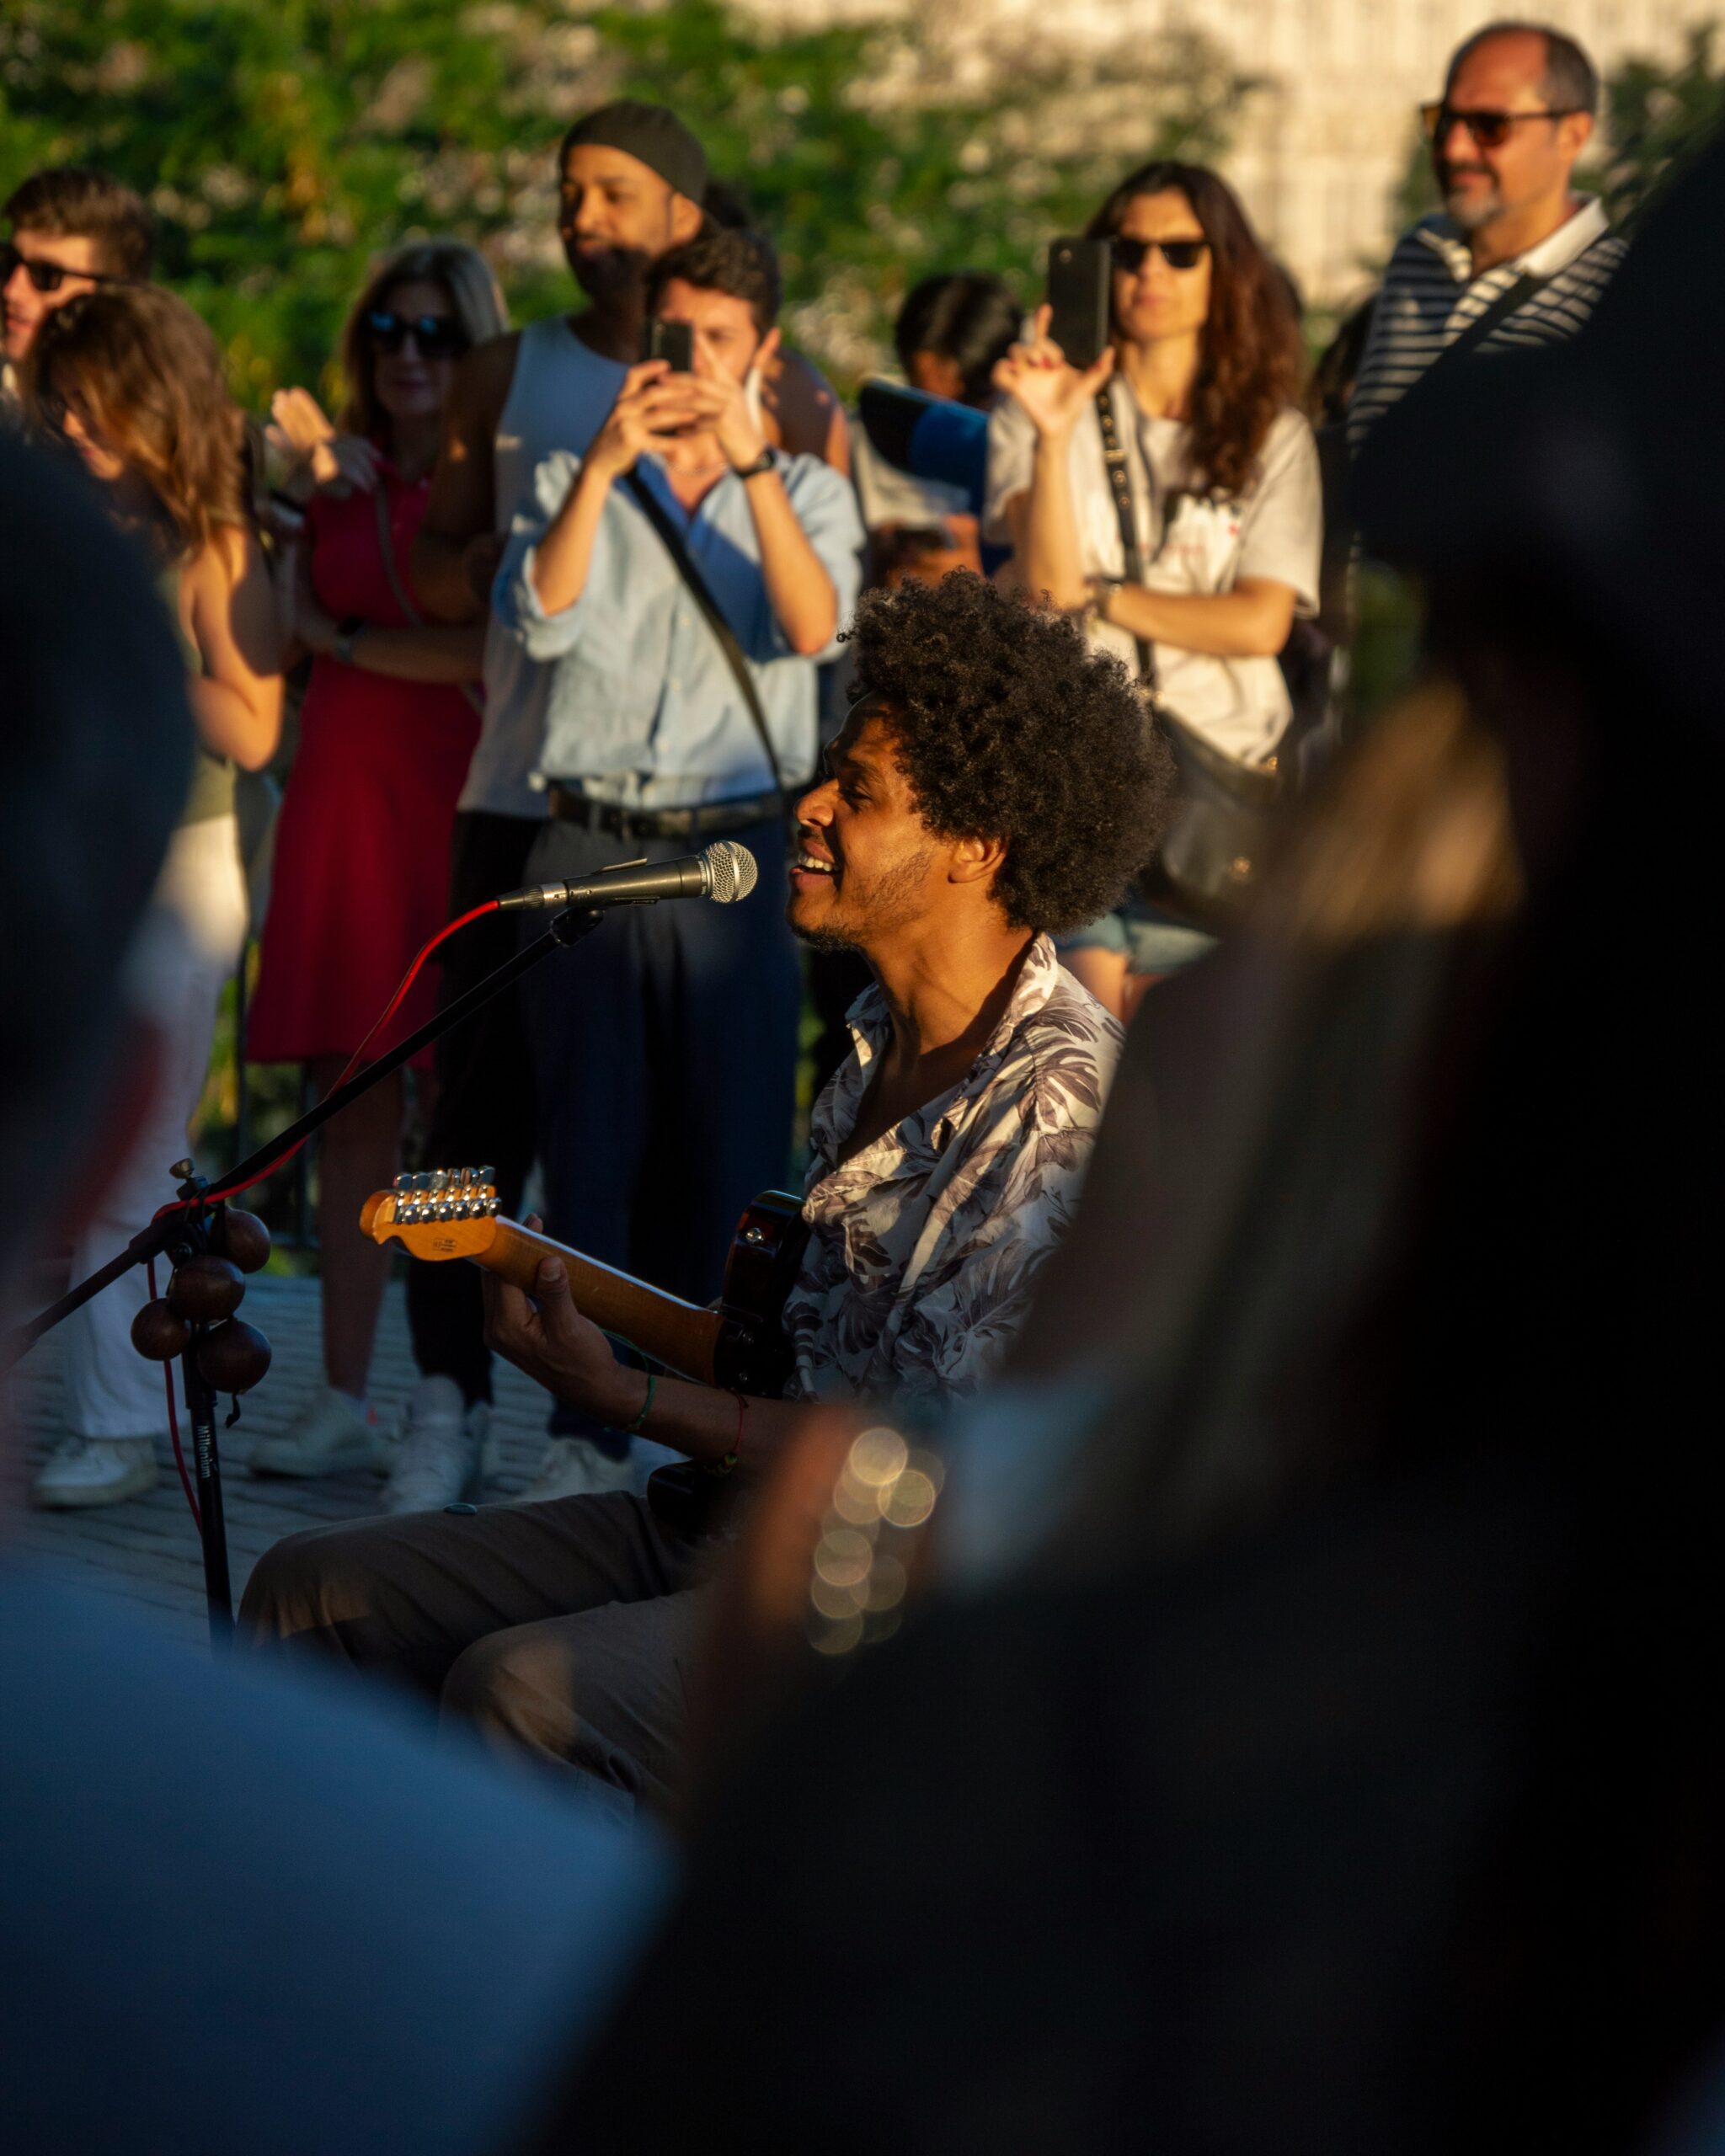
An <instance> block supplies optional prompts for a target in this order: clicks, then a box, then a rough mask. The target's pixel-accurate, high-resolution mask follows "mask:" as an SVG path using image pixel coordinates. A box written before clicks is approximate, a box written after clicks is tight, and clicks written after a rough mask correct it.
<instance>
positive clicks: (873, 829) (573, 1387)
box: [243, 572, 1172, 1805]
mask: <svg viewBox="0 0 1725 2156" xmlns="http://www.w3.org/2000/svg"><path fill="white" fill-rule="evenodd" d="M852 634H853V638H854V641H855V645H856V653H857V679H858V690H859V693H858V695H857V700H856V702H854V703H853V705H852V708H851V711H850V713H849V715H848V717H847V718H846V722H845V725H844V728H843V729H842V731H841V733H840V734H839V735H838V737H837V739H836V740H835V741H834V742H833V743H832V744H831V746H830V748H829V749H828V750H827V752H826V771H825V776H824V777H823V778H821V779H820V782H818V783H817V784H816V785H814V787H812V788H811V789H810V790H809V792H807V793H806V794H804V797H803V798H802V800H801V801H800V802H799V803H798V812H797V813H798V841H797V844H796V846H795V847H794V848H793V854H792V861H791V865H790V868H789V872H788V873H789V881H790V887H791V888H790V897H789V905H788V918H789V921H790V924H791V926H792V927H793V929H794V930H795V931H797V932H798V935H800V936H802V937H804V938H805V939H806V940H808V941H809V942H814V943H816V944H820V945H824V946H827V947H842V948H846V949H852V950H856V951H858V952H860V953H862V955H863V957H864V958H866V959H867V960H868V965H869V968H870V969H871V971H872V973H873V976H874V978H873V985H871V986H870V987H868V989H866V990H864V991H863V995H860V996H859V997H858V998H857V1001H856V1002H855V1004H853V1005H852V1009H851V1012H850V1024H851V1031H852V1052H851V1054H850V1055H849V1056H848V1057H847V1058H846V1060H845V1061H844V1062H843V1063H842V1064H841V1065H840V1067H839V1069H838V1070H837V1071H836V1074H835V1075H834V1076H833V1078H832V1080H831V1081H830V1083H829V1084H828V1086H826V1089H825V1091H824V1092H823V1093H822V1094H821V1096H820V1099H819V1100H818V1101H817V1102H816V1103H815V1106H814V1114H813V1118H812V1122H811V1128H810V1133H809V1138H810V1152H811V1156H812V1157H811V1159H810V1161H809V1171H808V1176H807V1180H806V1183H805V1186H804V1205H803V1215H804V1220H805V1221H806V1222H807V1224H808V1227H809V1241H808V1246H807V1249H806V1251H805V1253H804V1258H803V1262H802V1266H801V1268H800V1270H799V1272H798V1276H797V1279H796V1283H795V1284H794V1286H793V1289H792V1290H791V1294H790V1297H789V1299H788V1303H787V1305H786V1310H785V1326H786V1330H787V1331H788V1336H789V1341H790V1346H791V1348H792V1351H793V1373H792V1376H791V1378H790V1380H789V1383H788V1385H787V1386H786V1389H785V1395H784V1397H783V1398H782V1399H779V1400H750V1401H741V1400H740V1399H739V1398H738V1397H737V1396H734V1395H732V1394H730V1393H729V1392H724V1391H721V1390H718V1389H716V1388H714V1387H713V1386H710V1385H696V1384H692V1383H690V1382H687V1381H686V1380H682V1379H680V1378H676V1377H672V1376H670V1375H669V1374H659V1375H658V1376H656V1377H652V1378H649V1375H648V1374H647V1373H645V1372H644V1371H643V1370H642V1369H639V1368H638V1367H636V1366H635V1365H634V1364H633V1363H623V1362H620V1361H619V1360H618V1359H617V1357H616V1356H615V1355H614V1354H613V1353H612V1350H611V1343H610V1342H609V1341H608V1340H607V1339H606V1336H605V1335H604V1334H603V1333H601V1331H599V1330H598V1328H597V1327H596V1326H594V1325H592V1324H591V1323H590V1322H589V1321H588V1320H587V1319H586V1318H585V1317H583V1316H582V1315H580V1313H579V1311H578V1310H576V1308H575V1306H574V1303H573V1301H572V1300H571V1299H570V1295H569V1282H568V1278H567V1274H566V1273H565V1270H564V1267H563V1265H562V1264H561V1263H560V1262H558V1260H556V1259H554V1258H552V1259H547V1260H546V1261H545V1262H544V1263H542V1266H541V1267H540V1270H539V1276H538V1279H537V1282H536V1283H535V1287H534V1291H533V1294H532V1297H531V1299H530V1298H529V1297H528V1296H527V1295H526V1294H523V1293H522V1292H521V1290H520V1289H515V1288H512V1287H510V1286H508V1285H506V1284H505V1283H503V1282H501V1281H499V1280H496V1279H494V1278H489V1276H488V1278H487V1281H486V1290H487V1294H488V1297H489V1299H490V1301H491V1305H492V1326H491V1330H490V1334H489V1337H490V1339H491V1341H492V1344H493V1345H494V1347H496V1348H499V1349H500V1350H501V1351H502V1352H503V1353H505V1355H507V1356H508V1357H509V1358H510V1359H511V1361H513V1362H515V1363H516V1364H519V1365H520V1366H521V1369H524V1370H526V1372H527V1373H528V1374H529V1375H530V1376H532V1377H534V1378H537V1380H539V1381H540V1383H542V1385H545V1386H546V1387H547V1389H548V1390H550V1391H551V1392H552V1393H553V1394H554V1395H555V1396H557V1397H558V1399H559V1400H563V1401H569V1402H570V1403H572V1404H573V1405H574V1406H578V1407H579V1408H582V1409H584V1410H585V1411H586V1412H589V1413H590V1414H593V1415H596V1416H598V1417H600V1418H601V1420H602V1421H605V1422H608V1423H611V1424H612V1425H614V1426H615V1427H616V1428H620V1429H635V1430H639V1431H644V1433H645V1434H646V1435H647V1436H648V1437H649V1438H655V1439H657V1440H658V1441H659V1442H660V1444H665V1445H669V1446H671V1447H673V1448H674V1449H676V1450H677V1451H679V1452H681V1453H684V1454H687V1455H688V1456H689V1457H690V1458H691V1459H692V1460H697V1461H700V1462H703V1463H706V1464H707V1465H721V1464H728V1463H729V1460H730V1459H731V1458H732V1457H733V1456H736V1455H740V1458H741V1463H742V1466H743V1468H744V1470H745V1471H747V1470H758V1469H759V1468H760V1467H761V1465H764V1464H765V1462H766V1460H768V1459H769V1458H770V1457H771V1455H772V1452H773V1451H774V1449H776V1448H777V1445H778V1444H780V1443H781V1442H782V1440H783V1439H784V1438H787V1437H788V1436H789V1435H790V1434H791V1433H793V1430H794V1429H795V1428H796V1425H797V1422H798V1417H799V1416H800V1415H801V1413H802V1412H803V1408H804V1403H805V1402H808V1401H814V1400H840V1401H870V1402H878V1403H879V1404H880V1405H881V1406H883V1407H884V1408H886V1409H889V1410H890V1409H891V1408H892V1407H893V1406H895V1404H901V1405H904V1406H909V1407H911V1408H912V1409H913V1410H914V1409H916V1408H918V1407H920V1408H921V1410H923V1411H924V1412H932V1413H938V1412H940V1410H941V1409H942V1408H943V1406H944V1405H945V1404H946V1403H947V1402H948V1401H950V1400H952V1399H953V1397H955V1396H962V1395H964V1394H967V1393H970V1392H974V1391H975V1390H976V1389H977V1388H978V1387H979V1386H980V1385H982V1384H983V1383H984V1382H985V1380H987V1379H988V1377H989V1376H990V1375H991V1374H992V1372H993V1371H994V1369H996V1366H997V1364H998V1363H999V1361H1000V1359H1001V1356H1002V1355H1003V1353H1005V1351H1006V1348H1007V1346H1008V1344H1009V1343H1010V1342H1011V1340H1012V1337H1013V1335H1014V1334H1015V1333H1016V1331H1017V1329H1018V1327H1019V1326H1020V1325H1021V1324H1022V1323H1023V1319H1024V1315H1025V1313H1026V1311H1027V1310H1028V1306H1029V1299H1030V1294H1031V1289H1032V1285H1033V1281H1034V1278H1035V1275H1036V1273H1037V1272H1038V1270H1039V1267H1040V1266H1041V1264H1042V1262H1043V1261H1044V1259H1045V1258H1046V1257H1047V1256H1048V1254H1049V1251H1050V1250H1051V1249H1052V1248H1053V1247H1054V1246H1055V1242H1056V1241H1058V1240H1059V1238H1060V1235H1061V1233H1062V1231H1063V1230H1064V1229H1065V1225H1066V1223H1067V1221H1068V1220H1069V1219H1071V1214H1072V1209H1073V1207H1074V1205H1075V1203H1076V1199H1077V1196H1078V1190H1079V1186H1080V1184H1081V1181H1082V1178H1083V1174H1084V1170H1085V1167H1086V1166H1087V1162H1088V1161H1089V1158H1090V1153H1091V1149H1092V1144H1093V1142H1094V1139H1095V1135H1096V1130H1097V1124H1098V1123H1099V1121H1100V1119H1101V1115H1102V1107H1103V1100H1104V1098H1105V1097H1106V1095H1107V1091H1108V1081H1109V1080H1110V1078H1111V1077H1112V1075H1113V1073H1114V1065H1115V1062H1116V1060H1117V1059H1118V1056H1119V1049H1120V1041H1121V1035H1120V1029H1119V1026H1118V1025H1117V1024H1116V1023H1115V1022H1114V1019H1113V1018H1112V1017H1110V1016H1109V1015H1108V1012H1107V1011H1104V1010H1103V1007H1102V1006H1101V1005H1100V1004H1099V1003H1097V1001H1096V1000H1095V999H1094V998H1093V997H1092V995H1090V993H1089V991H1088V990H1087V989H1085V988H1084V987H1083V986H1081V984H1080V983H1079V982H1078V981H1077V980H1076V979H1074V978H1073V976H1072V975H1071V974H1069V973H1067V972H1065V970H1064V969H1062V967H1061V966H1060V963H1059V961H1058V960H1057V958H1055V949H1054V945H1053V943H1052V942H1050V940H1049V938H1050V937H1051V935H1053V934H1055V933H1058V932H1059V931H1061V930H1063V929H1065V928H1068V927H1071V926H1076V924H1077V923H1079V922H1081V921H1088V920H1092V919H1093V918H1094V917H1095V915H1097V914H1098V913H1100V912H1103V911H1105V910H1107V908H1108V906H1109V905H1112V904H1113V903H1114V900H1115V899H1116V898H1117V897H1118V896H1119V892H1120V889H1121V888H1122V887H1123V885H1124V883H1125V882H1126V880H1127V878H1128V877H1129V876H1130V873H1131V872H1132V870H1133V868H1134V867H1135V865H1136V864H1137V863H1139V862H1141V861H1143V860H1144V859H1145V858H1146V856H1147V855H1148V854H1149V852H1150V851H1151V848H1152V846H1153V844H1154V842H1155V840H1156V835H1157V833H1158V830H1159V826H1160V823H1161V820H1162V816H1163V814H1164V813H1165V810H1166V808H1167V803H1168V800H1169V798H1170V792H1171V780H1172V773H1171V770H1170V766H1169V763H1168V760H1167V753H1166V751H1165V750H1163V749H1162V747H1161V746H1160V744H1158V743H1157V741H1156V739H1155V738H1154V737H1153V736H1152V735H1151V733H1150V730H1149V728H1148V727H1147V725H1146V718H1145V713H1144V709H1143V706H1142V705H1141V703H1140V701H1139V698H1138V696H1137V692H1136V691H1135V689H1134V688H1133V687H1132V686H1131V684H1130V681H1129V680H1128V678H1127V675H1126V674H1125V672H1124V669H1123V668H1122V667H1121V666H1120V665H1119V662H1118V661H1117V660H1115V659H1111V658H1108V657H1106V656H1104V655H1103V654H1097V653H1096V652H1093V651H1092V649H1091V648H1089V647H1088V646H1087V644H1086V643H1085V641H1084V639H1083V638H1082V636H1081V633H1080V632H1079V630H1078V628H1077V627H1076V624H1075V623H1073V622H1071V621H1068V620H1066V619H1065V617H1063V616H1059V615H1054V614H1049V613H1045V612H1037V611H1033V610H1032V609H1031V608H1030V607H1028V606H1026V605H1024V604H1023V603H1022V602H1020V601H1017V600H1007V599H1003V598H1002V597H1001V595H1000V594H999V593H998V592H997V591H996V590H995V589H994V587H993V586H992V585H991V584H986V583H985V582H984V581H983V580H982V579H980V577H976V576H973V575H970V574H968V573H965V572H959V573H956V574H953V575H951V576H948V577H947V578H945V579H943V581H942V582H941V583H940V584H938V585H927V584H906V585H905V586H904V587H903V588H902V589H901V590H898V591H896V592H892V593H888V592H874V593H871V594H870V595H868V597H867V598H865V599H864V600H863V602H862V605H861V606H860V607H859V609H858V611H857V619H856V627H855V629H854V631H853V632H852ZM749 1196H750V1193H749V1192H747V1191H739V1192H738V1193H737V1202H738V1203H739V1205H741V1204H742V1203H743V1202H744V1201H745V1199H746V1198H748V1197H749ZM696 1556H697V1552H696V1546H695V1545H694V1544H693V1542H692V1540H690V1539H689V1538H688V1535H687V1534H686V1531H685V1529H684V1528H683V1527H682V1526H681V1525H680V1524H678V1523H677V1521H676V1519H675V1518H671V1517H669V1516H667V1517H665V1518H661V1517H660V1514H659V1513H657V1512H655V1510H654V1505H653V1502H652V1501H651V1499H650V1498H649V1497H639V1496H636V1495H634V1494H633V1493H631V1492H621V1491H620V1492H608V1493H606V1494H604V1495H592V1496H584V1497H563V1498H557V1499H553V1500H551V1501H549V1502H543V1503H538V1504H517V1505H496V1506H489V1507H488V1508H486V1509H485V1510H484V1511H483V1513H480V1514H478V1516H477V1517H459V1518H448V1517H446V1516H445V1515H444V1514H443V1513H415V1514H411V1515H408V1516H405V1517H402V1518H389V1519H383V1520H377V1521H370V1522H362V1523H360V1524H356V1525H354V1526H350V1527H338V1528H326V1529H314V1530H312V1532H311V1533H309V1534H300V1535H295V1536H293V1537H291V1539H290V1540H288V1541H286V1542H285V1543H280V1544H278V1545H276V1547H275V1550H271V1551H270V1552H269V1553H268V1554H267V1555H266V1556H265V1557H264V1560H263V1561H262V1563H261V1564H260V1565H259V1567H258V1569H257V1571H256V1572H254V1574H253V1577H252V1582H251V1585H250V1586H249V1588H248V1590H247V1593H246V1602H245V1609H244V1611H243V1626H244V1629H245V1630H247V1631H248V1632H249V1633H250V1634H251V1635H252V1636H253V1637H254V1638H258V1639H260V1640H262V1639H275V1640H288V1639H304V1640H307V1641H312V1642H315V1643H317V1644H318V1645H321V1646H323V1647H324V1648H326V1649H327V1650H328V1651H330V1652H334V1653H335V1654H336V1655H338V1656H339V1657H342V1658H344V1659H345V1660H347V1661H348V1662H352V1663H355V1664H360V1665H362V1666H365V1667H368V1668H377V1669H380V1670H384V1671H387V1672H388V1673H391V1674H393V1675H395V1676H397V1677H399V1678H406V1679H408V1680H409V1681H410V1682H413V1683H417V1684H419V1685H421V1686H423V1687H425V1688H426V1689H430V1690H431V1691H433V1692H435V1693H437V1694H440V1695H441V1701H442V1704H443V1706H444V1708H445V1710H446V1711H450V1710H453V1711H455V1712H456V1713H457V1714H464V1715H466V1716H470V1717H471V1718H472V1719H473V1721H475V1722H476V1723H477V1724H478V1726H479V1728H480V1730H481V1731H482V1732H483V1734H484V1735H485V1736H486V1737H487V1738H488V1739H489V1741H490V1742H493V1743H494V1744H496V1745H498V1746H499V1748H502V1749H505V1750H508V1751H514V1752H516V1753H526V1754H528V1755H529V1756H531V1757H533V1758H537V1759H538V1760H539V1761H541V1762H542V1763H544V1764H550V1765H553V1766H558V1767H563V1768H570V1767H573V1768H575V1769H579V1770H582V1771H584V1772H585V1773H586V1774H589V1775H591V1776H595V1777H597V1778H598V1779H599V1780H601V1781H604V1782H606V1783H608V1784H609V1785H611V1788H612V1789H613V1790H620V1791H622V1792H624V1793H625V1794H626V1795H627V1796H628V1797H629V1798H632V1799H645V1800H646V1801H649V1802H651V1803H654V1804H660V1805H663V1804H665V1803H668V1802H669V1801H671V1800H672V1799H673V1798H674V1796H675V1794H676V1785H677V1782H678V1780H679V1777H680V1774H681V1759H682V1750H683V1742H684V1733H685V1727H686V1696H685V1684H684V1677H683V1672H684V1670H685V1669H686V1668H687V1667H688V1666H689V1663H690V1662H691V1659H692V1655H693V1653H694V1651H695V1649H696V1646H697V1641H698V1636H699V1634H700V1631H701V1629H702V1621H703V1619H704V1616H705V1614H706V1610H707V1607H708V1598H709V1594H710V1592H711V1590H710V1588H708V1585H707V1584H705V1581H706V1578H707V1577H708V1573H707V1572H706V1571H705V1570H702V1571H698V1572H697V1571H696V1570H695V1569H694V1567H695V1564H696Z"/></svg>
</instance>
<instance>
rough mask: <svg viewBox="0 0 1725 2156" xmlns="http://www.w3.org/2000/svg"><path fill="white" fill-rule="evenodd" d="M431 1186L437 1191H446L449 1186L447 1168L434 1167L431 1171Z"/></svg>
mask: <svg viewBox="0 0 1725 2156" xmlns="http://www.w3.org/2000/svg"><path fill="white" fill-rule="evenodd" d="M431 1187H432V1189H433V1190H435V1191H445V1190H447V1189H448V1188H449V1175H448V1171H447V1170H446V1169H443V1168H434V1169H433V1170H432V1171H431Z"/></svg>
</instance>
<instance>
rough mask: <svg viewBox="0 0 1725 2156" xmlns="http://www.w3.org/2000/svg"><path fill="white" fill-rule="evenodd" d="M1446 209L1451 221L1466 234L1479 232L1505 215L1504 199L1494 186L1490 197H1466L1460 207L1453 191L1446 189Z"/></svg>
mask: <svg viewBox="0 0 1725 2156" xmlns="http://www.w3.org/2000/svg"><path fill="white" fill-rule="evenodd" d="M1444 207H1445V210H1446V211H1448V212H1449V216H1450V222H1451V223H1452V224H1454V225H1458V226H1460V227H1461V230H1462V231H1463V232H1477V231H1478V230H1479V228H1480V227H1481V226H1482V225H1488V224H1490V222H1491V221H1492V220H1493V217H1496V216H1501V215H1502V213H1503V196H1502V195H1500V194H1499V193H1498V189H1497V188H1496V186H1495V185H1494V186H1493V189H1492V191H1491V193H1490V194H1489V195H1468V196H1465V197H1464V198H1463V199H1462V200H1461V202H1460V204H1459V205H1458V203H1457V201H1456V199H1455V194H1454V192H1453V191H1452V189H1450V188H1448V187H1445V189H1444Z"/></svg>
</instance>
